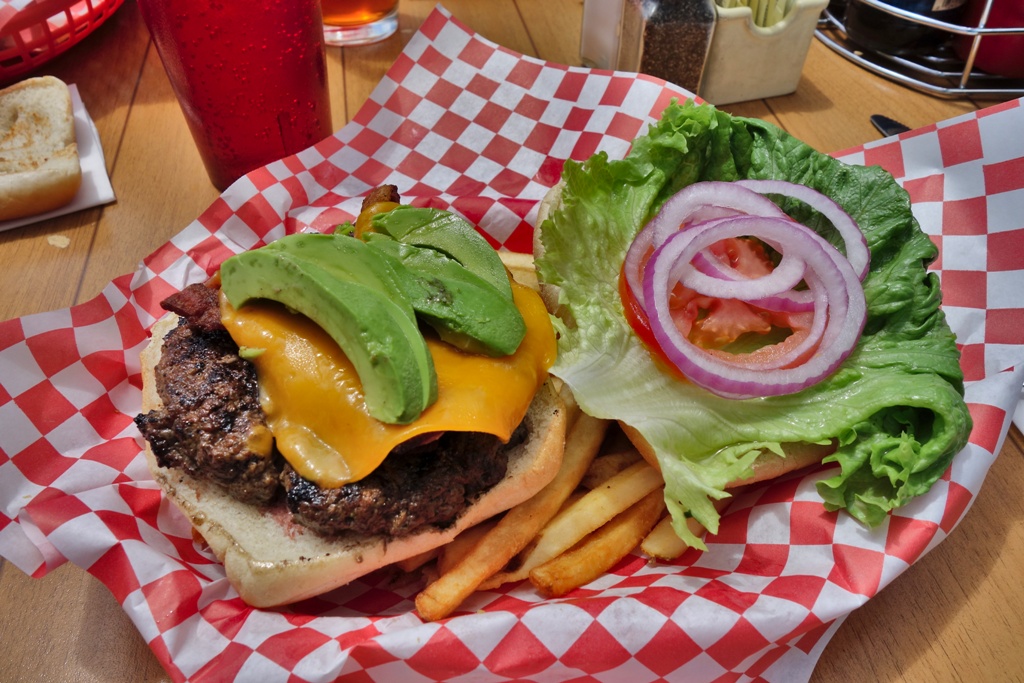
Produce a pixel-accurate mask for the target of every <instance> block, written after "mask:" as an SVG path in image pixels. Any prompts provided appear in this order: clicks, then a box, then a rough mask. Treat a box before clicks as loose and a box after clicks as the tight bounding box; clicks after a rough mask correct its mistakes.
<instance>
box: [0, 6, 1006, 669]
mask: <svg viewBox="0 0 1024 683" xmlns="http://www.w3.org/2000/svg"><path fill="white" fill-rule="evenodd" d="M687 95H688V93H686V92H685V91H682V90H679V89H677V88H674V87H672V86H668V85H666V84H664V83H663V82H660V81H657V80H655V79H651V78H647V77H644V76H636V75H634V74H623V73H612V72H606V71H593V70H588V69H582V68H570V67H565V66H560V65H557V64H549V63H545V62H541V61H538V60H535V59H531V58H528V57H524V56H522V55H519V54H515V53H513V52H511V51H509V50H507V49H505V48H502V47H500V46H497V45H494V44H493V43H490V42H488V41H486V40H484V39H482V38H481V37H480V36H477V35H475V34H474V33H473V32H472V31H470V30H469V29H467V28H466V27H465V26H463V25H462V24H460V23H459V22H457V21H455V20H453V19H452V17H451V16H450V15H449V14H448V13H447V12H445V11H444V10H443V9H441V8H438V9H437V10H435V11H434V13H433V14H432V15H431V16H430V17H429V18H428V20H427V21H426V22H425V23H424V25H423V27H422V29H421V30H420V32H419V33H417V35H415V36H414V37H413V39H412V40H411V41H410V43H409V44H408V47H407V48H406V50H405V52H404V53H403V54H402V55H401V57H400V58H399V59H398V61H397V62H396V63H395V65H394V66H393V67H392V68H391V70H390V71H389V72H388V74H387V76H386V77H385V78H384V80H383V81H382V82H381V84H380V86H379V87H378V88H377V89H376V90H375V91H374V93H373V94H372V96H371V97H370V99H369V101H368V102H367V104H366V105H365V106H364V107H363V109H362V110H361V111H360V112H359V114H358V115H357V116H356V118H355V120H354V121H353V122H352V123H350V124H349V125H347V126H345V128H343V129H342V130H340V131H339V132H338V133H337V134H336V135H335V136H334V137H332V138H330V139H328V140H326V141H324V142H323V143H321V144H319V145H317V146H316V147H315V148H312V149H309V150H306V151H304V152H302V153H301V154H299V155H297V156H295V157H291V158H288V159H285V160H283V161H280V162H276V163H274V164H271V165H270V166H268V167H266V168H263V169H261V170H258V171H256V172H254V173H252V174H250V175H249V176H248V177H246V178H244V179H242V180H241V181H239V182H238V183H236V184H235V185H234V186H233V187H231V188H230V189H228V190H227V191H226V192H225V193H224V194H223V195H222V196H221V198H220V199H218V200H217V201H216V202H215V203H214V204H213V205H212V206H211V207H210V208H209V209H208V210H207V211H206V212H205V213H203V214H202V215H201V216H199V218H198V219H196V220H195V221H194V222H193V223H192V224H191V225H189V226H187V227H186V228H185V229H184V230H183V231H182V232H181V233H180V234H179V235H177V236H176V237H175V238H174V239H172V240H171V241H170V242H169V243H168V244H166V245H165V246H164V247H162V248H161V249H159V250H157V251H156V252H155V253H154V254H152V255H151V256H149V257H148V258H147V259H146V260H145V262H144V263H143V264H142V266H141V267H140V268H139V270H138V271H136V272H135V273H134V274H132V275H128V276H124V277H121V278H118V279H117V280H115V281H114V282H112V283H111V284H110V285H109V286H108V287H107V288H106V289H105V290H104V291H103V292H102V294H101V295H100V296H98V297H97V298H95V299H93V300H92V301H89V302H87V303H85V304H82V305H79V306H76V307H74V308H71V309H68V310H62V311H56V312H52V313H46V314H40V315H33V316H27V317H24V318H21V319H17V320H11V321H7V322H5V323H2V324H0V506H2V510H0V552H2V554H3V556H4V557H5V558H7V559H9V560H10V561H11V562H13V563H14V564H16V565H17V566H19V567H21V568H22V569H23V570H24V571H25V572H27V573H30V574H32V575H34V576H40V575H42V574H45V573H46V572H47V571H48V570H49V569H51V568H53V567H54V566H56V565H58V564H60V563H62V562H64V561H68V560H69V561H71V562H73V563H75V564H77V565H79V566H80V567H82V568H83V569H85V570H87V571H88V572H90V573H91V574H93V575H94V576H96V577H97V578H99V580H100V581H102V582H103V583H104V584H105V585H106V586H107V587H108V588H109V589H110V591H111V592H112V593H113V595H114V596H115V597H116V599H117V600H118V601H119V602H120V603H121V605H122V606H123V607H124V609H125V611H126V612H127V613H128V614H129V616H130V617H131V619H132V620H133V621H134V623H135V624H136V626H137V627H138V629H139V631H140V632H141V634H142V636H143V637H144V638H145V639H146V641H147V642H148V643H149V644H150V646H151V647H152V649H153V651H154V652H155V653H156V655H157V657H158V658H159V659H160V661H161V663H162V664H163V665H164V666H165V667H166V669H167V670H168V671H169V672H170V674H171V675H172V676H173V678H174V679H175V680H191V681H222V680H240V681H249V680H254V681H256V680H258V681H261V682H263V681H266V682H273V681H328V680H342V681H391V680H415V681H440V680H446V681H447V680H457V681H475V680H488V681H492V680H519V679H529V680H533V681H562V680H570V679H571V680H595V681H597V680H599V681H629V682H631V683H640V682H643V681H655V680H672V681H687V682H693V681H747V680H765V681H786V682H790V681H799V680H806V679H807V678H808V677H809V676H810V672H811V670H812V668H813V666H814V663H815V662H816V660H817V657H818V655H819V654H820V652H821V650H822V649H823V648H824V646H825V644H826V643H827V641H828V639H829V637H830V635H831V633H832V632H833V631H834V630H835V628H837V627H838V625H839V624H840V623H841V622H842V620H843V618H844V617H845V616H846V615H847V614H848V613H850V612H851V611H852V610H853V609H855V608H856V607H858V606H859V605H861V604H863V603H864V602H865V601H866V600H868V599H869V598H871V596H873V595H874V594H876V593H877V592H878V591H879V590H881V589H882V588H883V587H884V586H885V585H887V584H888V583H889V582H890V581H892V580H893V579H894V578H896V577H897V576H898V575H899V574H900V573H901V572H903V571H904V570H905V569H906V568H907V567H908V566H909V565H910V564H912V563H913V562H914V561H915V560H916V559H917V558H919V557H921V556H922V555H923V554H924V553H926V552H927V551H928V550H929V549H931V548H932V547H934V546H935V545H936V544H938V543H939V542H941V540H942V539H943V538H944V537H945V536H946V535H947V534H948V533H949V532H950V531H951V530H952V529H953V527H954V526H956V524H957V522H958V521H959V520H960V519H961V518H962V516H963V515H964V513H965V512H966V511H967V509H968V508H969V507H970V505H971V502H972V500H973V498H974V496H975V495H976V494H977V493H978V491H979V489H980V487H981V485H982V481H983V480H984V478H985V474H986V472H987V471H988V469H989V466H990V465H991V463H992V461H993V459H994V458H995V454H996V453H998V452H999V450H1000V449H1001V447H1002V443H1003V440H1004V438H1005V436H1006V432H1007V429H1008V425H1009V422H1010V416H1011V415H1012V413H1013V410H1014V409H1015V407H1016V405H1017V401H1018V398H1019V395H1020V389H1021V382H1022V378H1024V325H1021V324H1020V322H1021V320H1022V319H1024V310H1022V308H1021V301H1020V299H1019V297H1020V292H1022V291H1024V139H1022V136H1020V135H1019V131H1020V130H1022V129H1024V106H1022V102H1021V101H1020V100H1018V101H1014V102H1010V103H1007V104H1004V105H1000V106H996V107H993V108H991V109H986V110H983V111H981V112H978V113H977V114H971V115H966V116H963V117H961V118H958V119H955V120H952V121H949V122H946V123H942V124H938V125H936V126H932V127H930V128H927V129H924V130H919V131H913V132H911V133H907V134H905V135H903V136H901V137H899V138H893V139H887V140H884V141H880V142H878V143H874V144H869V145H865V146H864V147H862V148H858V149H856V150H852V151H850V152H848V153H845V154H843V155H841V156H842V157H843V158H844V159H845V160H847V161H850V162H854V163H868V164H873V163H879V164H881V165H883V166H885V167H886V168H888V169H889V170H891V171H892V172H893V173H894V175H896V176H897V177H898V178H900V179H901V180H902V182H903V183H904V184H905V186H906V187H907V189H908V190H909V191H910V193H911V195H912V197H913V199H914V207H915V211H916V212H917V213H918V217H919V219H920V220H921V222H922V224H923V225H924V227H925V229H926V230H927V231H928V232H929V233H930V234H931V235H933V236H934V239H935V240H936V241H937V242H938V243H939V244H940V245H941V247H942V251H943V256H942V261H940V262H939V263H938V264H937V267H938V269H939V270H940V272H941V274H942V279H943V285H944V291H945V296H946V301H945V309H946V311H947V314H948V316H949V319H950V322H951V323H952V326H953V328H954V330H955V331H956V332H957V334H958V336H959V339H960V341H961V343H962V345H963V348H964V370H965V372H966V374H967V378H968V380H969V381H968V387H967V398H968V401H969V404H970V408H971V412H972V415H973V417H974V421H975V429H974V432H973V434H972V437H971V443H970V445H969V446H968V447H967V448H966V449H965V450H964V452H962V453H961V454H959V455H958V457H957V458H956V459H955V461H954V463H953V465H952V466H951V468H950V471H949V472H948V473H947V475H946V476H945V477H944V478H943V479H942V480H941V481H939V482H938V483H937V484H936V485H935V487H934V488H933V489H932V491H931V492H930V493H928V494H927V495H925V496H923V497H922V498H920V499H918V500H916V501H915V502H913V503H912V504H911V505H910V506H908V507H906V508H904V509H901V510H900V511H898V512H897V513H896V514H894V515H892V517H891V519H890V520H889V521H888V522H887V523H885V524H883V525H882V526H881V527H879V528H877V529H874V530H869V529H866V528H864V527H863V526H861V525H859V524H858V523H856V522H855V521H853V520H852V519H851V518H849V517H847V516H845V515H844V514H834V513H826V512H825V511H824V510H823V508H822V506H821V501H820V500H819V498H818V496H817V494H816V493H815V489H814V483H815V481H817V480H818V479H820V478H823V477H824V476H827V472H813V473H810V474H803V475H798V476H791V477H789V478H787V479H785V480H783V481H779V482H776V483H774V484H772V485H770V486H763V487H761V488H759V489H757V490H755V491H752V492H750V493H748V494H745V495H744V496H743V497H742V498H739V499H737V500H735V501H734V502H733V504H732V506H731V507H730V508H729V509H728V511H727V512H726V514H725V516H724V518H723V522H722V526H721V533H719V534H718V536H717V537H715V538H711V539H708V546H709V550H708V552H706V553H703V554H700V553H697V552H690V553H688V554H686V555H684V557H683V558H681V559H680V560H679V561H678V562H676V563H673V564H662V565H649V564H648V563H647V562H646V561H645V560H644V559H643V558H641V557H639V556H634V557H630V558H628V559H627V560H625V561H623V562H622V563H620V564H619V565H618V566H617V567H615V568H614V570H613V571H611V572H610V573H609V574H607V575H606V576H604V577H602V578H601V579H600V580H598V581H596V582H594V583H593V584H591V585H589V586H586V587H584V588H582V589H579V590H577V591H575V592H574V593H572V594H570V595H568V596H567V597H566V598H565V599H561V600H542V599H540V598H539V596H538V595H537V594H536V593H535V592H534V591H533V590H532V588H531V587H530V586H529V585H528V584H518V585H513V586H506V587H503V588H502V589H500V590H497V591H490V592H481V593H478V594H476V595H474V596H473V597H472V598H471V599H470V600H469V602H468V603H467V604H465V605H464V606H463V609H462V610H461V611H460V612H459V613H457V614H456V615H455V616H453V617H451V618H449V619H447V620H445V621H442V622H440V623H423V622H421V620H420V619H419V618H418V616H417V614H416V613H415V611H414V609H413V603H412V598H413V596H414V593H415V590H416V588H417V586H405V587H395V586H394V585H393V584H392V583H389V582H388V581H387V579H386V578H385V577H384V576H383V575H373V576H370V577H367V578H366V579H364V580H360V581H357V582H355V583H354V584H352V585H349V586H347V587H344V588H342V589H339V590H337V591H334V592H332V593H330V594H328V595H325V596H322V597H320V598H318V599H314V600H309V601H307V602H304V603H302V604H299V605H295V606H293V607H292V608H289V609H281V610H257V609H252V608H250V607H248V606H246V605H245V604H243V603H242V602H241V600H239V598H238V596H237V594H236V593H235V592H234V591H233V590H232V589H231V587H230V586H229V585H228V583H227V581H226V580H225V578H224V573H223V569H222V567H221V566H220V565H219V564H218V563H217V562H216V561H215V559H214V558H213V557H212V556H211V555H210V553H209V552H208V551H206V550H204V549H203V548H201V547H199V546H197V545H195V544H194V543H193V541H192V537H191V533H190V529H189V524H188V522H187V521H186V520H185V519H184V517H183V516H182V515H180V514H179V513H178V512H177V510H176V509H175V508H174V507H173V506H172V505H170V504H168V503H167V502H166V500H165V499H164V498H163V497H162V496H161V494H160V492H159V490H158V489H157V487H156V485H155V484H154V483H153V482H152V481H151V479H150V477H149V475H148V472H147V470H146V466H145V463H144V460H143V458H142V456H141V455H140V446H139V441H138V438H139V437H138V434H137V433H136V431H135V428H134V426H133V424H132V417H133V416H134V415H135V414H136V412H137V411H138V410H139V404H140V390H139V383H140V380H139V362H138V354H139V351H140V350H141V348H142V347H143V346H144V344H145V343H146V338H147V328H148V327H149V326H150V325H151V324H152V322H153V321H154V320H155V319H156V317H158V316H159V315H160V314H161V313H162V312H161V311H160V309H159V306H158V302H159V301H160V300H161V299H163V298H164V297H165V296H166V295H167V294H169V293H170V292H172V291H175V290H177V289H180V288H181V287H182V286H183V285H185V284H186V283H189V282H194V281H198V280H202V279H204V278H205V277H206V276H207V275H208V274H210V273H211V272H213V271H214V270H215V269H216V267H217V265H218V264H219V263H220V262H221V260H222V259H224V258H225V257H226V256H228V255H229V254H231V253H234V252H237V251H239V250H243V249H247V248H250V247H253V246H255V245H258V244H261V243H263V242H266V241H269V240H272V239H275V238H277V237H279V236H280V235H282V234H285V233H286V232H294V231H297V230H302V229H308V228H314V229H321V230H326V229H329V228H330V227H332V226H333V225H335V224H336V223H338V222H340V221H343V220H346V219H349V218H351V217H352V216H353V214H354V213H355V212H356V211H357V207H358V204H359V202H360V197H361V195H362V194H363V193H364V191H366V190H367V189H368V188H370V187H372V186H374V185H377V184H380V183H384V182H389V183H394V184H396V185H398V186H399V188H400V190H401V192H402V194H403V196H404V197H405V198H406V199H407V200H412V201H413V202H414V203H416V204H421V205H424V204H429V205H433V206H438V207H442V208H452V209H454V210H455V211H458V212H460V213H462V214H464V215H465V216H467V217H468V218H469V219H470V220H472V221H474V222H476V223H478V224H479V225H480V226H481V228H482V230H483V231H484V232H485V233H486V234H487V235H488V236H489V238H490V239H491V240H492V241H493V243H494V244H495V245H496V246H504V247H507V248H509V249H513V250H521V251H525V250H528V249H529V248H530V244H531V233H532V229H533V228H532V226H533V222H534V220H535V216H536V208H537V203H538V201H539V199H540V198H541V197H542V196H543V194H544V192H545V191H546V189H547V188H548V187H549V186H551V185H552V184H553V183H555V182H556V181H557V179H558V177H559V173H560V169H561V166H562V163H563V160H564V159H566V158H570V157H571V158H574V159H584V158H586V157H588V156H589V155H591V154H592V153H593V152H595V151H597V150H602V149H603V150H607V151H608V152H609V154H610V155H611V156H612V157H620V156H622V155H623V154H624V153H625V152H626V150H627V149H628V145H629V141H630V140H631V139H633V138H634V137H635V136H637V135H638V134H641V133H643V132H644V130H645V128H646V125H647V123H648V122H650V121H651V120H653V119H655V118H656V117H657V115H658V113H659V112H660V111H661V110H662V108H663V107H664V106H665V104H667V103H668V102H669V100H670V98H672V97H686V96H687Z"/></svg>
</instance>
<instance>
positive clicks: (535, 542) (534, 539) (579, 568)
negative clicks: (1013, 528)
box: [400, 391, 704, 621]
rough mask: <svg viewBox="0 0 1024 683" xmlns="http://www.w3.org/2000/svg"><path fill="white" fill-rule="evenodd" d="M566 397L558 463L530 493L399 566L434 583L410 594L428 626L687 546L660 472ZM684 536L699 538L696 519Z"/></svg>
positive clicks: (553, 591)
mask: <svg viewBox="0 0 1024 683" xmlns="http://www.w3.org/2000/svg"><path fill="white" fill-rule="evenodd" d="M563 398H564V399H566V400H567V410H568V411H569V412H568V414H569V417H570V426H569V428H568V432H567V434H566V443H565V453H564V455H563V459H562V466H561V469H560V470H559V472H558V474H557V475H556V476H555V478H554V480H552V481H551V483H549V484H548V485H547V487H545V488H544V489H542V490H541V491H540V492H539V493H538V494H537V495H535V496H534V497H533V498H530V499H529V500H527V501H525V502H524V503H521V504H520V505H518V506H516V507H514V508H512V509H511V510H509V511H508V512H506V513H504V514H503V515H501V516H499V517H497V518H494V519H491V520H489V521H487V522H484V523H482V524H479V525H477V526H475V527H473V528H471V529H467V530H466V531H464V532H463V533H462V534H460V535H459V536H458V537H457V538H456V539H455V540H454V541H452V542H451V543H449V544H448V545H446V546H444V547H442V548H440V549H439V550H437V551H435V552H433V553H429V554H425V555H423V556H420V557H417V558H412V559H411V560H409V561H408V562H406V563H403V565H401V566H400V568H401V569H403V570H405V571H411V570H413V569H415V568H417V567H418V566H420V565H426V563H427V562H430V561H432V560H433V561H436V562H435V564H433V565H429V567H430V568H429V569H427V570H426V572H425V573H427V575H428V576H430V577H431V578H432V580H431V581H430V582H429V583H428V585H427V586H426V588H425V589H424V590H422V591H421V592H420V593H419V595H418V596H417V597H416V609H417V611H418V612H419V613H420V616H421V617H422V618H424V619H426V620H427V621H435V620H438V619H443V618H445V617H446V616H448V615H449V614H451V613H452V612H454V611H455V610H456V609H458V607H459V606H460V605H461V604H462V603H463V602H464V601H465V600H466V599H467V598H468V597H470V596H471V595H472V594H473V593H474V592H476V591H478V590H492V589H494V588H497V587H499V586H501V585H503V584H506V583H511V582H517V581H523V580H527V579H528V580H529V581H530V582H531V583H532V584H533V585H534V586H535V587H536V589H537V591H538V592H539V593H540V594H541V595H543V596H545V597H560V596H563V595H565V594H567V593H569V592H570V591H572V590H575V589H576V588H579V587H580V586H583V585H585V584H587V583H589V582H591V581H593V580H594V579H597V578H598V577H600V576H601V575H602V574H604V573H605V572H607V571H608V570H610V569H612V568H613V567H614V566H615V565H616V564H617V563H618V562H619V561H620V560H622V559H623V558H624V557H625V556H626V555H628V554H630V553H631V552H632V551H633V550H635V549H636V548H637V547H639V548H640V550H641V551H642V552H643V553H644V554H646V555H647V556H649V557H650V558H652V559H656V560H671V559H674V558H676V557H679V556H680V555H681V554H682V553H683V552H684V551H685V550H686V546H685V544H684V543H683V542H682V541H681V540H680V539H679V537H678V536H677V535H676V533H675V532H674V531H673V530H672V526H671V520H670V518H669V517H668V515H667V511H666V508H665V500H664V491H663V489H664V481H663V480H662V478H661V474H660V473H659V472H658V471H657V470H656V469H655V468H653V467H651V466H650V465H649V464H647V462H646V461H645V460H644V459H643V458H642V457H641V456H640V453H639V452H638V451H637V450H636V449H635V448H633V447H632V445H631V444H630V443H629V442H628V440H627V439H625V437H624V436H623V435H622V433H621V432H620V431H619V430H618V428H617V427H615V426H613V425H612V423H609V422H608V421H605V420H599V419H596V418H593V417H590V416H589V415H586V414H585V413H582V412H580V411H579V409H578V408H576V406H575V404H574V402H573V401H572V398H571V396H570V395H569V394H568V393H567V392H565V391H563ZM692 524H693V526H692V527H691V530H692V531H694V533H695V534H697V535H698V536H699V535H700V534H702V533H703V531H704V530H703V528H701V527H700V526H699V525H698V524H697V523H696V522H695V521H694V522H692Z"/></svg>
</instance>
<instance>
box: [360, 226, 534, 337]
mask: <svg viewBox="0 0 1024 683" xmlns="http://www.w3.org/2000/svg"><path fill="white" fill-rule="evenodd" d="M364 239H365V240H366V243H367V244H368V245H369V246H370V247H371V248H372V249H374V250H377V251H379V252H380V253H381V254H383V255H386V256H387V257H389V258H392V259H394V260H395V261H397V262H398V267H396V269H395V270H396V272H398V273H399V274H400V275H401V278H400V279H401V285H400V286H401V288H402V293H403V294H404V295H405V298H406V299H408V300H409V302H410V303H411V304H412V307H413V310H415V311H416V313H417V314H418V315H419V316H420V318H421V320H423V322H425V323H427V324H428V325H429V326H430V327H432V328H433V329H434V331H435V332H437V334H438V336H439V337H440V338H441V340H442V341H444V342H447V343H449V344H451V345H452V346H455V347H456V348H459V349H462V350H463V351H469V352H470V353H480V354H485V355H488V356H507V355H510V354H512V353H514V352H515V350H516V349H517V348H519V344H520V342H522V340H523V337H524V336H526V322H525V321H524V320H523V316H522V314H521V313H520V312H519V309H518V308H516V305H515V303H514V301H513V300H512V297H511V291H509V294H508V295H506V294H505V293H504V292H502V291H499V290H498V289H497V288H495V287H494V286H493V285H492V284H491V283H490V282H489V281H487V280H485V279H484V278H482V277H480V276H479V275H476V274H475V273H473V272H472V271H471V270H469V269H468V268H466V267H465V266H463V265H462V264H461V263H459V262H458V261H456V260H455V259H453V258H451V257H449V256H447V255H446V254H445V253H443V252H441V251H437V250H435V249H430V248H423V247H417V246H413V245H411V244H404V243H402V242H398V241H395V240H393V239H391V238H390V237H388V236H387V235H384V234H380V233H370V234H368V235H366V236H365V237H364ZM488 248H490V247H488ZM491 251H492V253H494V250H493V249H492V250H491ZM503 274H504V270H503ZM504 284H505V285H506V287H508V276H507V275H505V282H504Z"/></svg>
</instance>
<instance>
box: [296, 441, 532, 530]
mask: <svg viewBox="0 0 1024 683" xmlns="http://www.w3.org/2000/svg"><path fill="white" fill-rule="evenodd" d="M524 433H525V429H523V428H522V427H520V428H519V430H517V432H516V434H515V435H513V438H512V439H511V440H510V442H509V443H510V444H514V443H517V442H521V441H522V440H523V438H524ZM507 466H508V446H506V445H505V444H503V443H502V442H501V441H500V440H499V439H498V438H497V437H495V436H492V435H490V434H472V433H469V434H462V433H453V432H448V433H446V434H444V435H443V436H442V437H441V438H440V439H438V440H437V441H433V442H431V443H430V444H429V445H428V446H426V447H424V448H423V449H420V450H413V451H409V452H403V453H396V452H392V453H391V454H390V455H388V457H387V458H385V460H384V462H383V463H382V464H381V466H380V467H378V468H377V469H376V470H374V471H373V473H371V474H370V475H369V476H367V477H366V478H364V479H362V480H360V481H357V482H353V483H351V484H346V485H345V486H342V487H341V488H336V489H321V488H319V487H318V486H316V485H315V484H313V483H311V482H309V481H307V480H306V479H303V478H302V477H301V476H299V475H298V474H297V473H296V472H295V471H294V470H292V469H291V468H290V467H288V468H286V470H285V476H284V485H285V489H286V490H287V492H288V494H287V498H288V507H289V509H291V510H292V512H293V513H294V515H295V519H296V521H298V522H299V523H300V524H303V525H304V526H307V527H309V528H311V529H314V530H316V531H317V532H319V533H322V534H327V535H332V534H340V533H344V532H346V531H358V532H360V533H364V534H381V535H385V536H403V535H405V534H408V533H411V532H413V531H415V530H416V529H418V528H420V527H421V526H424V525H427V524H433V525H435V526H438V527H445V526H448V525H450V524H452V523H454V522H455V520H456V519H457V518H458V516H459V513H461V512H462V510H463V509H465V507H466V504H467V501H472V500H474V499H475V498H476V497H477V496H478V495H480V494H481V493H483V492H485V491H487V490H488V489H490V488H491V487H493V486H494V485H495V484H497V483H498V482H499V481H501V479H502V478H503V477H504V476H505V470H506V469H507Z"/></svg>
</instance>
